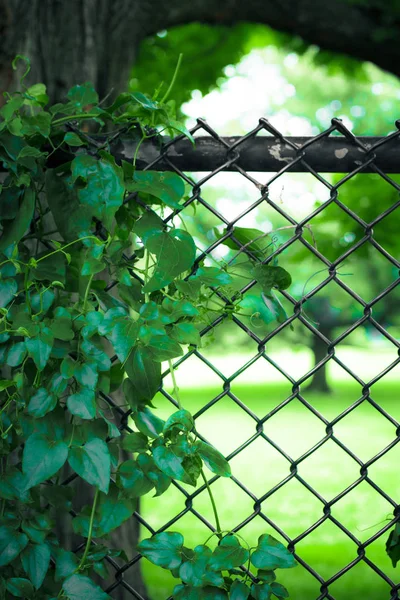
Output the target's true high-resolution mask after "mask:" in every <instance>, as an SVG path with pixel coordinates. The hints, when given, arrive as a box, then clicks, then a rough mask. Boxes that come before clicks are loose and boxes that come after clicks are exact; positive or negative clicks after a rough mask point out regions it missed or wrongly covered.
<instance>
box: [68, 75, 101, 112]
mask: <svg viewBox="0 0 400 600" xmlns="http://www.w3.org/2000/svg"><path fill="white" fill-rule="evenodd" d="M67 98H68V99H69V101H70V102H71V103H72V104H74V105H75V107H76V108H75V110H76V111H78V112H83V111H84V109H85V108H86V107H87V106H88V105H89V104H98V102H99V96H98V94H97V92H96V90H95V89H94V88H93V85H92V84H91V83H90V82H86V83H82V84H80V85H74V87H72V88H71V89H70V90H69V92H68V94H67Z"/></svg>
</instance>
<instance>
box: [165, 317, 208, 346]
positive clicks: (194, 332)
mask: <svg viewBox="0 0 400 600" xmlns="http://www.w3.org/2000/svg"><path fill="white" fill-rule="evenodd" d="M171 337H172V338H173V339H174V340H176V341H177V342H179V344H193V345H194V346H198V345H199V344H200V340H201V338H200V333H199V331H198V329H197V327H195V325H193V323H176V324H175V325H173V326H172V330H171Z"/></svg>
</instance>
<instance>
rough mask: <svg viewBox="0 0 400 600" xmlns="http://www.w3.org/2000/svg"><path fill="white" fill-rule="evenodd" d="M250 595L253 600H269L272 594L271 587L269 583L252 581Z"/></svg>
mask: <svg viewBox="0 0 400 600" xmlns="http://www.w3.org/2000/svg"><path fill="white" fill-rule="evenodd" d="M251 595H252V598H254V599H255V600H269V599H270V598H271V595H272V588H271V586H270V584H269V583H253V584H252V586H251Z"/></svg>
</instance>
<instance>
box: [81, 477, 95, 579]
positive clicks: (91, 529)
mask: <svg viewBox="0 0 400 600" xmlns="http://www.w3.org/2000/svg"><path fill="white" fill-rule="evenodd" d="M98 497H99V488H97V489H96V493H95V495H94V498H93V506H92V514H91V515H90V522H89V531H88V537H87V540H86V546H85V551H84V553H83V555H82V558H81V560H80V562H79V565H78V568H77V569H76V570H77V571H80V570H81V569H82V567H84V566H85V562H86V559H87V555H88V554H89V550H90V546H91V543H92V535H93V523H94V514H95V512H96V505H97V499H98Z"/></svg>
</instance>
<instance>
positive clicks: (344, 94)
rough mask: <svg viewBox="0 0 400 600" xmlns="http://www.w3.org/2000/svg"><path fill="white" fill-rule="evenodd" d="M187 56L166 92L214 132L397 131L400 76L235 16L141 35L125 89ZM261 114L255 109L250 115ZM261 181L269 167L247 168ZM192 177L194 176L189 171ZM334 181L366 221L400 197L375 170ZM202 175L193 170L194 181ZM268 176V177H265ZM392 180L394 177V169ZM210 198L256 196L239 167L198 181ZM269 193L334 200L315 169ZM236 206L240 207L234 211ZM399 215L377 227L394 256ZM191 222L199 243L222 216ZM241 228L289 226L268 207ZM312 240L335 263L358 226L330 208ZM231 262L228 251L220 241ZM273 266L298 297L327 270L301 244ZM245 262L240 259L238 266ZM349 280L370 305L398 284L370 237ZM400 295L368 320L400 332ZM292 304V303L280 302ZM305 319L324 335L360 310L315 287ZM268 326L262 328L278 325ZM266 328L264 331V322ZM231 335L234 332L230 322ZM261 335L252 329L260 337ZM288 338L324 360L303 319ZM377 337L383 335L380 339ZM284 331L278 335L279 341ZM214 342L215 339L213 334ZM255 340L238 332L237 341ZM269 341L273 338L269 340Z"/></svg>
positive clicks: (365, 333) (349, 267)
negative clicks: (286, 273)
mask: <svg viewBox="0 0 400 600" xmlns="http://www.w3.org/2000/svg"><path fill="white" fill-rule="evenodd" d="M180 53H182V54H183V62H182V66H181V69H180V72H179V76H178V79H177V82H176V83H175V86H174V91H173V94H172V95H173V97H174V98H175V100H176V102H177V105H178V108H180V110H181V111H182V113H183V116H185V115H186V116H187V117H188V119H187V123H188V125H193V124H194V123H195V121H194V118H195V117H200V116H201V117H206V119H207V121H208V122H209V123H210V124H211V125H212V126H214V128H215V130H216V131H217V133H219V134H220V135H235V134H236V135H240V134H244V133H247V132H248V131H249V129H251V128H252V127H254V126H255V125H256V124H257V121H258V118H259V117H263V116H266V117H267V118H270V120H271V122H272V124H273V125H274V126H276V127H277V128H278V129H279V130H280V131H282V133H284V134H286V135H316V134H318V133H319V132H321V131H323V130H324V129H326V128H328V127H329V126H330V122H331V119H332V118H334V117H336V118H341V119H342V120H343V122H344V124H345V125H346V126H347V127H349V128H350V129H351V130H352V131H353V132H354V133H355V134H360V135H370V136H374V135H385V134H387V133H389V132H390V131H393V130H394V129H395V126H394V122H395V120H396V118H397V117H398V103H399V99H400V84H399V81H398V80H397V78H396V77H394V76H393V75H390V74H387V73H384V72H383V71H381V70H380V69H378V68H377V67H375V66H374V65H372V64H371V63H362V62H360V61H357V60H355V59H353V58H351V57H347V56H344V55H338V54H334V53H330V52H326V51H321V50H320V49H319V48H317V47H316V46H309V45H307V44H306V43H305V42H304V41H303V40H301V39H300V38H296V37H293V36H289V35H287V34H282V33H279V32H277V31H274V30H272V29H271V28H269V27H267V26H264V25H252V24H238V25H235V26H233V27H214V26H208V25H205V24H201V23H192V24H190V25H185V26H180V27H175V28H173V29H171V30H169V31H161V32H159V33H158V34H157V35H155V36H153V37H150V38H148V39H147V40H146V41H145V42H144V43H143V44H142V47H141V51H140V54H139V60H138V62H137V64H136V65H135V67H134V69H133V72H132V78H131V80H130V86H131V88H132V89H133V90H139V89H140V90H142V91H145V92H146V93H149V94H152V93H153V92H154V90H155V89H156V88H157V86H159V82H160V79H161V80H162V81H164V87H166V86H167V85H168V82H169V81H170V79H171V77H172V74H173V72H174V69H175V66H176V62H177V57H178V56H179V54H180ZM256 111H257V112H256ZM253 175H254V176H255V178H256V179H257V178H258V179H260V178H261V179H262V180H263V182H264V180H265V179H266V175H265V174H262V175H261V174H253ZM192 176H193V177H194V178H196V174H192ZM324 177H325V179H326V181H327V182H328V183H329V184H331V185H335V184H336V185H339V188H338V189H339V199H340V201H341V202H343V204H345V205H346V206H347V207H348V208H349V209H350V210H352V211H354V212H356V213H357V214H358V215H359V216H360V217H361V219H363V220H364V221H365V222H366V223H370V222H371V221H373V220H374V219H375V218H376V217H377V216H378V215H379V214H380V213H382V212H383V211H385V210H387V209H388V208H389V207H390V206H392V205H393V204H394V203H395V202H396V201H397V200H398V190H397V189H396V187H394V186H392V185H391V184H390V183H388V182H387V181H384V180H383V179H382V178H381V177H380V176H379V175H373V174H360V175H357V176H355V177H353V178H352V179H350V180H349V181H346V182H345V183H344V184H343V185H341V183H340V181H341V179H342V178H343V175H341V174H338V175H324ZM199 178H200V174H198V176H197V179H199ZM267 178H268V177H267ZM391 179H392V181H393V182H397V183H400V178H399V177H397V176H393V177H391ZM202 192H203V197H204V198H205V200H206V201H207V202H208V203H209V204H210V205H212V206H214V207H215V208H217V209H218V210H220V212H222V213H223V214H224V216H225V217H227V218H228V219H230V218H232V217H233V216H234V215H236V214H238V213H240V212H241V210H244V209H246V207H247V206H248V205H249V204H250V203H251V201H254V200H255V199H256V197H257V196H256V195H255V193H254V192H255V190H250V188H249V186H248V185H246V182H245V181H244V180H243V178H241V177H240V176H239V175H235V174H229V175H227V174H221V175H220V176H217V177H215V178H213V179H211V180H210V182H208V183H207V184H206V185H205V186H204V187H203V190H202ZM270 198H271V199H272V200H273V201H275V202H277V203H278V204H280V205H281V206H282V208H283V209H284V210H286V211H287V212H288V213H289V214H290V215H291V216H292V217H294V218H296V219H298V220H300V219H302V218H304V217H305V216H306V215H307V214H309V213H311V212H312V209H314V208H316V207H318V206H319V205H321V204H322V203H324V202H326V201H327V200H328V199H329V189H328V187H325V188H324V186H323V185H321V184H319V183H318V182H316V180H315V179H314V178H313V177H312V176H311V175H301V174H290V173H287V174H285V175H284V176H282V177H281V178H279V179H278V181H277V182H276V183H274V184H273V185H272V186H271V187H270ZM240 209H241V210H240ZM398 214H399V212H398V211H395V212H394V213H393V214H392V215H391V216H389V217H387V218H385V219H384V220H383V221H382V222H381V223H379V224H377V226H376V227H375V229H374V238H375V239H376V241H377V242H378V243H379V244H381V245H382V246H383V248H385V249H386V250H387V251H388V252H389V253H391V254H392V255H393V256H395V257H398V256H399V250H400V241H399V236H398ZM187 221H188V224H189V227H190V229H191V232H192V233H193V234H194V235H196V236H197V239H198V241H199V244H200V246H201V247H202V248H205V247H206V246H207V245H208V244H209V243H211V242H212V241H214V239H215V233H214V228H215V227H218V226H219V229H220V231H222V224H221V222H218V220H217V219H216V218H215V217H214V216H212V215H211V214H210V213H209V212H208V211H206V210H197V212H196V214H195V215H193V214H192V212H191V209H188V210H187ZM237 225H239V226H252V227H258V228H260V229H262V230H263V231H268V230H272V231H274V230H276V229H278V228H282V227H285V226H287V225H288V222H287V220H286V219H284V218H283V217H281V216H280V215H279V214H278V213H277V212H276V211H274V210H273V209H271V208H270V207H269V206H268V205H267V204H263V205H261V206H260V208H258V209H257V210H255V211H253V212H252V214H251V216H248V217H244V219H242V220H241V221H239V222H238V223H237ZM310 225H311V230H312V235H313V237H314V240H312V239H311V236H310V235H309V233H308V232H307V231H306V232H305V237H306V239H308V241H310V242H312V243H314V242H315V244H316V246H317V248H318V250H319V251H320V252H322V254H324V255H325V256H326V257H327V258H328V259H329V260H331V261H334V260H336V259H337V258H338V257H339V256H340V255H341V254H343V253H344V252H345V251H346V250H347V249H348V248H350V247H351V246H352V245H354V244H355V243H357V241H359V240H360V239H361V238H362V237H363V235H364V229H363V227H362V226H360V224H359V223H357V221H355V220H354V219H352V218H351V217H350V216H349V215H348V214H346V212H344V211H343V210H342V209H341V208H339V207H338V206H337V205H335V204H330V205H329V206H328V207H327V208H326V209H325V210H324V211H323V212H322V213H320V214H319V215H318V216H316V217H314V218H313V219H312V220H311V222H310ZM275 235H276V236H277V239H278V240H279V242H278V243H283V242H285V241H286V240H287V239H288V238H289V237H290V236H291V235H292V230H290V229H288V230H283V231H279V232H277V234H275ZM224 251H225V252H226V260H229V259H230V258H231V257H232V252H231V251H229V250H228V249H227V248H225V249H224ZM280 262H281V264H282V265H284V266H285V267H286V268H288V269H289V270H291V271H292V272H293V271H295V272H296V277H294V278H293V283H292V286H291V289H290V290H289V291H290V293H291V294H292V295H293V296H294V297H295V298H296V299H299V298H301V296H302V295H303V294H304V293H306V292H309V291H310V290H312V289H313V288H314V287H315V286H317V285H318V284H319V283H320V282H321V281H323V280H324V279H326V277H327V276H328V272H327V269H326V267H325V265H324V264H323V263H321V262H320V261H319V260H317V259H315V258H314V257H312V256H311V255H310V253H309V251H308V250H307V249H306V248H305V247H304V246H302V245H301V244H300V243H297V242H296V243H295V244H293V245H292V246H291V247H290V248H289V249H288V250H286V251H285V252H284V253H283V255H282V257H281V258H280ZM242 268H244V270H245V269H246V265H244V267H242ZM338 273H339V276H340V277H341V276H342V274H343V276H342V280H343V281H344V283H346V284H347V285H349V286H350V287H352V289H354V290H355V291H356V292H357V293H358V294H359V295H360V296H361V297H362V298H363V299H364V300H365V301H369V300H371V299H372V298H374V297H375V296H377V295H378V294H379V292H380V291H381V290H382V289H384V288H385V287H386V286H387V285H389V284H390V283H391V282H392V281H394V280H395V279H396V277H397V270H396V269H395V268H394V267H393V266H392V265H391V264H390V263H389V262H388V261H387V260H386V259H385V258H384V257H383V256H382V255H381V254H380V253H379V252H378V251H377V250H376V249H375V248H373V247H372V246H371V245H370V244H368V243H367V244H364V245H363V246H361V247H360V248H359V249H358V250H357V252H356V253H354V254H352V255H351V256H350V257H349V258H348V259H346V260H345V261H344V263H343V264H341V265H340V267H339V268H338ZM399 299H400V294H399V292H398V288H397V290H394V291H393V292H392V293H391V294H390V295H389V296H388V297H386V298H384V299H383V300H381V301H380V302H379V303H378V304H377V305H376V306H375V307H374V316H375V318H376V319H377V320H378V322H380V323H381V324H383V325H385V326H386V327H388V328H389V329H390V331H391V333H393V335H399V333H400V329H399V327H398V325H399V318H398V316H397V314H396V312H397V311H396V307H397V306H398V302H399ZM283 304H284V306H285V308H286V309H287V310H288V311H289V313H290V312H291V310H292V308H291V306H290V304H289V303H287V302H285V301H284V302H283ZM303 308H304V310H305V314H306V315H307V316H308V317H309V319H310V322H311V323H312V324H313V325H315V326H316V327H317V328H319V329H320V330H321V331H322V332H323V333H324V334H325V335H326V337H328V338H329V339H333V338H334V337H335V335H338V334H339V333H340V332H341V331H342V330H343V329H344V327H346V326H349V325H350V323H352V322H353V321H354V319H356V318H360V317H361V316H362V314H363V306H362V305H361V304H360V303H358V302H356V301H355V300H354V299H353V298H351V297H350V296H349V295H347V294H346V293H345V292H343V290H341V289H340V288H339V286H338V285H337V284H335V283H331V284H329V285H328V286H327V287H326V288H324V289H323V290H321V291H320V292H319V293H318V297H317V298H315V299H312V300H310V301H309V302H307V303H305V305H304V307H303ZM273 326H274V325H273V324H271V325H270V326H269V329H272V328H273ZM267 329H268V328H267ZM225 331H226V332H230V333H229V335H230V339H234V332H235V327H234V326H233V325H232V331H230V328H229V327H225ZM265 333H266V332H265V331H264V330H261V329H260V330H259V331H258V332H257V334H258V335H259V336H260V337H262V336H263V335H264V334H265ZM371 335H372V337H373V338H374V339H375V341H376V342H377V340H378V338H379V337H380V336H376V335H375V332H374V331H372V330H371V328H370V326H369V324H368V323H367V324H366V325H365V326H363V327H360V328H359V329H358V330H357V331H356V332H355V333H354V334H353V335H352V336H350V337H349V338H348V344H350V345H352V346H354V345H358V346H363V345H365V344H366V342H367V340H368V339H370V337H371ZM216 337H217V340H218V342H217V343H218V344H219V345H220V346H221V347H223V346H224V344H226V337H225V336H224V335H218V336H216ZM283 337H284V338H287V339H286V343H287V342H288V341H290V343H291V344H295V346H296V345H299V344H300V346H299V347H302V348H304V339H306V340H308V343H309V344H310V346H311V347H312V350H313V352H314V360H318V359H321V357H322V356H323V355H324V354H325V350H326V347H325V346H324V345H321V344H318V341H316V340H315V339H314V340H313V338H312V336H310V335H309V334H308V332H306V331H303V328H302V327H300V328H299V327H295V328H294V331H290V330H289V329H288V328H287V329H286V330H285V332H284V336H283ZM381 341H382V343H384V340H383V339H382V340H381ZM281 342H282V336H279V341H278V342H277V343H279V344H281ZM214 344H215V342H214ZM243 344H244V345H251V344H252V342H251V340H250V338H249V339H248V341H247V342H244V340H242V345H243ZM271 345H272V346H273V345H274V341H272V342H271ZM320 378H321V381H320V382H318V381H317V382H314V385H316V386H317V389H318V387H319V388H320V389H321V390H325V391H326V390H328V384H327V382H326V376H325V374H324V373H323V370H322V372H321V373H320Z"/></svg>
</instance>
